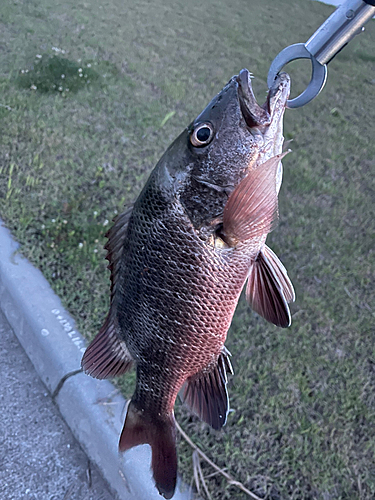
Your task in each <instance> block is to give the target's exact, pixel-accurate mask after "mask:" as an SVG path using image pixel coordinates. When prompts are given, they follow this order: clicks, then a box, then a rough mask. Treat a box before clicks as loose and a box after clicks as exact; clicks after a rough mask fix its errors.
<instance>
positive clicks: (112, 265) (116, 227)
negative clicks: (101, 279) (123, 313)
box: [104, 205, 133, 301]
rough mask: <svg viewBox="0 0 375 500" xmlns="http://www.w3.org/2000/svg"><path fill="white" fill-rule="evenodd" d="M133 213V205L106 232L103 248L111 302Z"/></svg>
mask: <svg viewBox="0 0 375 500" xmlns="http://www.w3.org/2000/svg"><path fill="white" fill-rule="evenodd" d="M132 211H133V205H131V206H130V207H128V208H127V210H125V212H123V213H122V214H120V215H118V216H117V217H116V218H115V220H114V224H113V226H112V227H111V229H110V230H109V231H108V232H107V234H106V237H107V238H108V241H107V243H106V244H105V246H104V248H105V249H106V250H107V255H106V259H107V260H108V261H109V264H108V269H110V271H111V301H112V298H113V295H114V293H115V291H116V283H117V277H118V274H119V269H120V264H121V256H122V249H123V246H124V241H125V237H126V232H127V230H128V224H129V220H130V216H131V214H132Z"/></svg>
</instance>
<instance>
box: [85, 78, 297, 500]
mask: <svg viewBox="0 0 375 500" xmlns="http://www.w3.org/2000/svg"><path fill="white" fill-rule="evenodd" d="M289 87H290V83H289V77H288V76H287V75H286V74H282V75H280V76H279V77H278V78H277V79H276V81H275V83H274V87H273V88H271V90H270V92H269V94H268V97H267V101H266V103H265V104H264V105H263V106H262V107H261V106H259V105H258V104H257V102H256V100H255V97H254V95H253V92H252V89H251V81H250V75H249V72H248V71H247V70H242V71H241V72H240V74H239V75H238V76H235V77H233V78H232V79H231V80H230V81H229V83H228V84H227V85H226V86H225V87H224V88H223V90H222V91H221V92H220V93H219V94H218V95H217V96H216V97H214V99H213V100H212V101H211V102H210V103H209V104H208V106H207V107H206V108H205V110H204V111H203V112H202V113H201V114H200V115H199V116H198V117H197V118H196V119H195V120H194V121H193V122H192V123H191V124H190V125H189V126H188V127H187V128H186V129H185V130H184V131H183V132H182V133H181V134H180V136H179V137H177V139H176V140H175V141H174V142H173V143H172V144H171V146H170V147H169V148H168V149H167V151H166V152H165V153H164V155H163V156H162V158H161V159H160V160H159V162H158V164H157V165H156V167H155V168H154V170H153V171H152V173H151V175H150V177H149V180H148V181H147V183H146V185H145V187H144V188H143V190H142V192H141V194H140V195H139V197H138V198H137V200H136V202H135V203H134V206H133V207H132V208H128V209H127V210H126V211H125V212H124V213H123V214H121V215H120V216H118V217H117V219H116V220H115V221H114V225H113V227H112V228H111V229H110V231H109V232H108V243H107V245H106V249H107V250H108V254H107V259H108V260H109V269H110V270H111V305H110V310H109V313H108V316H107V318H106V321H105V323H104V325H103V327H102V328H101V329H100V331H99V333H98V335H97V336H96V337H95V339H94V340H93V341H92V342H91V343H90V345H89V347H88V348H87V350H86V352H85V354H84V356H83V359H82V366H83V369H84V370H85V372H86V373H88V374H90V375H92V376H94V377H97V378H108V377H112V376H118V375H120V374H123V373H126V372H127V371H128V370H129V369H130V368H131V366H132V365H134V364H135V365H136V370H137V377H136V388H135V392H134V394H133V396H132V398H131V400H130V402H129V404H128V408H127V413H126V419H125V423H124V427H123V430H122V433H121V436H120V442H119V449H120V451H126V450H128V449H129V448H132V447H133V446H137V445H139V444H143V443H147V444H149V445H150V446H151V449H152V459H151V467H152V471H153V476H154V479H155V484H156V487H157V489H158V491H159V493H160V494H161V495H163V496H164V497H165V498H168V499H169V498H171V497H172V496H173V493H174V490H175V486H176V478H177V452H176V426H175V420H174V414H173V407H174V404H175V400H176V397H177V395H178V394H180V395H181V398H182V400H183V401H184V403H185V404H187V406H188V407H190V409H191V410H192V411H193V412H194V413H195V414H196V415H198V417H199V418H201V419H202V420H203V421H204V422H207V423H208V424H209V425H211V427H213V428H214V429H216V430H219V429H220V428H221V427H222V426H223V425H224V424H225V423H226V420H227V415H228V411H229V401H228V393H227V381H228V378H227V376H228V374H232V373H233V370H232V366H231V362H230V359H229V356H230V354H229V352H228V351H227V349H226V348H225V346H224V343H225V340H226V336H227V332H228V329H229V326H230V323H231V321H232V317H233V313H234V311H235V308H236V305H237V302H238V299H239V296H240V293H241V291H242V289H243V287H244V285H245V282H246V280H247V286H246V299H247V301H248V302H249V304H250V306H251V307H252V308H253V310H254V311H256V312H258V313H259V314H260V315H262V316H263V317H264V318H265V319H266V320H268V321H270V322H272V323H274V324H275V325H278V326H282V327H286V326H288V325H289V324H290V320H291V319H290V312H289V307H288V302H290V301H291V300H294V290H293V286H292V284H291V282H290V280H289V278H288V276H287V272H286V269H285V267H284V266H283V265H282V264H281V262H280V261H279V259H278V258H277V256H276V255H275V254H274V253H273V252H272V250H271V249H269V248H268V247H267V245H266V244H265V241H266V238H267V234H268V233H269V232H270V231H271V230H272V229H273V228H274V226H275V222H276V221H277V217H278V203H277V195H278V191H279V188H280V183H281V175H282V169H281V159H282V157H283V156H284V154H282V153H281V151H282V143H283V137H282V118H283V113H284V110H285V104H286V101H287V98H288V96H289ZM271 150H272V151H273V152H274V153H275V155H274V156H273V157H271V158H270V151H271Z"/></svg>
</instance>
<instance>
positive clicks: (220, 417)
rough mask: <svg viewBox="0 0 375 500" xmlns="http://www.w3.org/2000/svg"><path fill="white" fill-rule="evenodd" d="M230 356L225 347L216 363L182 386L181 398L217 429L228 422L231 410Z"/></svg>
mask: <svg viewBox="0 0 375 500" xmlns="http://www.w3.org/2000/svg"><path fill="white" fill-rule="evenodd" d="M229 356H230V353H229V351H228V350H227V349H226V348H225V347H224V348H223V351H222V352H221V353H220V355H219V357H218V360H217V363H216V364H215V365H212V366H209V367H207V368H206V369H204V370H202V371H200V372H198V373H197V374H196V375H194V376H192V377H190V378H188V379H187V380H186V382H185V384H184V386H183V388H182V395H181V399H182V400H183V401H184V402H185V403H186V404H187V405H188V406H189V407H190V408H191V410H192V411H193V412H194V413H195V414H196V415H197V416H198V417H199V418H200V419H201V420H203V421H204V422H206V423H207V424H209V425H211V427H213V428H214V429H216V430H218V429H221V427H222V426H223V425H224V424H225V423H226V420H227V415H228V410H229V400H228V393H227V381H228V378H227V373H231V374H233V369H232V365H231V362H230V360H229Z"/></svg>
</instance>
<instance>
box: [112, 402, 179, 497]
mask: <svg viewBox="0 0 375 500" xmlns="http://www.w3.org/2000/svg"><path fill="white" fill-rule="evenodd" d="M139 444H149V445H150V446H151V449H152V462H151V467H152V471H153V475H154V479H155V483H156V487H157V489H158V490H159V493H160V494H161V495H162V496H163V497H164V498H172V497H173V495H174V491H175V488H176V480H177V452H176V426H175V421H174V416H173V413H172V414H171V415H166V416H165V417H164V418H162V417H159V418H157V417H156V416H154V415H149V414H147V413H146V412H144V411H142V410H140V409H138V408H137V406H136V404H135V403H133V401H130V403H129V406H128V411H127V414H126V419H125V423H124V427H123V429H122V433H121V436H120V443H119V449H120V451H126V450H129V449H130V448H133V446H137V445H139Z"/></svg>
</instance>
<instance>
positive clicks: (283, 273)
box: [263, 245, 296, 303]
mask: <svg viewBox="0 0 375 500" xmlns="http://www.w3.org/2000/svg"><path fill="white" fill-rule="evenodd" d="M263 254H264V255H265V257H266V258H267V259H268V261H269V262H270V263H271V265H272V267H273V270H274V272H275V274H276V276H277V279H278V280H279V283H280V285H281V288H282V289H283V293H284V297H285V300H286V301H287V302H288V303H289V302H294V301H295V298H296V295H295V293H294V287H293V284H292V282H291V281H290V279H289V276H288V271H287V270H286V269H285V266H284V265H283V264H282V263H281V261H280V259H279V258H278V256H277V255H276V254H275V252H273V251H272V250H271V249H270V247H268V246H267V245H264V247H263Z"/></svg>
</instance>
